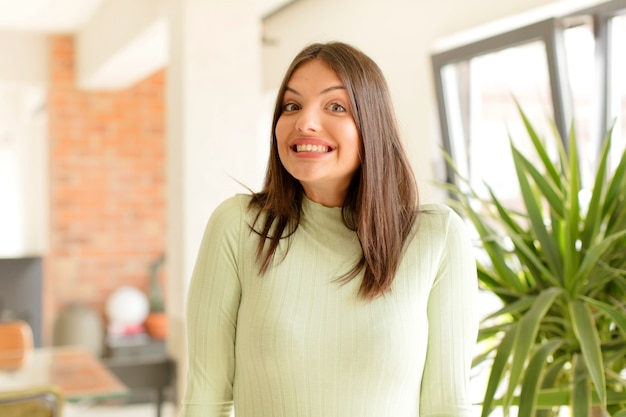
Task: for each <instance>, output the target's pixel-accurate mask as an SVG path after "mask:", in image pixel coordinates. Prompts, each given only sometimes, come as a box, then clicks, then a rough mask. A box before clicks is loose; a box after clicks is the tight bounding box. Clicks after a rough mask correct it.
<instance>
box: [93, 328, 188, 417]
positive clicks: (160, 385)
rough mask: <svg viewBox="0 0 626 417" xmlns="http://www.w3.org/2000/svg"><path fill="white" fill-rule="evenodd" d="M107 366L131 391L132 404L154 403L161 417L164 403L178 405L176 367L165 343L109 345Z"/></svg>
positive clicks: (105, 362) (104, 359)
mask: <svg viewBox="0 0 626 417" xmlns="http://www.w3.org/2000/svg"><path fill="white" fill-rule="evenodd" d="M103 362H104V364H105V365H106V366H107V367H108V368H109V369H110V370H111V371H112V372H113V373H114V374H115V375H116V376H117V377H118V378H119V379H120V380H121V381H122V382H123V383H124V384H125V385H126V386H127V387H128V388H129V389H130V391H131V393H130V396H129V397H128V399H127V401H128V402H132V403H139V402H154V404H155V406H156V415H157V417H161V407H162V405H163V402H164V401H165V400H170V401H173V402H175V401H176V363H175V361H174V360H173V359H172V358H170V357H169V356H168V354H167V351H166V349H165V343H164V342H163V341H162V340H154V339H149V340H148V341H146V342H145V343H136V344H132V343H130V344H119V345H115V346H110V345H108V346H107V349H106V352H105V357H104V358H103Z"/></svg>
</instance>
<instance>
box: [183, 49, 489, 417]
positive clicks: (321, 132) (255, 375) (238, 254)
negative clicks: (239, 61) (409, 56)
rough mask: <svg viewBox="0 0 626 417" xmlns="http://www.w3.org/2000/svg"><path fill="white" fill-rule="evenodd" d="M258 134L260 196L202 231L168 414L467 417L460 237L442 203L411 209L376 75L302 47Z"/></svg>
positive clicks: (468, 312) (218, 213) (224, 211)
mask: <svg viewBox="0 0 626 417" xmlns="http://www.w3.org/2000/svg"><path fill="white" fill-rule="evenodd" d="M272 133H273V134H272V143H271V152H270V159H269V163H268V168H267V173H266V178H265V184H264V187H263V190H262V191H261V192H259V193H253V194H252V195H237V196H235V197H232V198H230V199H229V200H227V201H225V202H224V203H222V204H221V205H220V206H219V207H218V208H217V209H216V210H215V212H214V213H213V215H212V216H211V219H210V220H209V222H208V225H207V228H206V231H205V235H204V238H203V241H202V244H201V248H200V252H199V254H198V258H197V261H196V266H195V269H194V272H193V277H192V282H191V286H190V290H189V299H188V345H189V347H188V349H189V352H188V353H189V371H188V379H187V392H186V395H185V398H184V400H183V407H182V416H184V417H191V416H203V417H214V416H230V413H231V410H232V408H233V404H234V410H235V416H236V417H417V416H429V415H437V416H465V415H470V414H471V405H470V402H469V399H468V382H469V369H470V363H471V359H472V351H473V347H474V343H475V341H476V332H477V320H476V314H475V305H474V301H475V300H474V297H475V293H476V289H477V282H476V267H475V261H474V258H473V255H472V248H471V244H470V240H469V238H468V234H467V231H466V229H465V228H464V225H463V223H462V221H461V219H460V218H459V217H458V216H457V215H455V213H454V212H453V211H451V210H450V209H448V208H447V207H445V206H442V205H426V206H422V207H419V206H418V202H417V187H416V185H415V181H414V177H413V174H412V171H411V169H410V167H409V164H408V162H407V158H406V156H405V153H404V150H403V149H402V145H401V141H400V137H399V133H398V128H397V126H396V122H395V117H394V113H393V109H392V106H391V99H390V97H389V92H388V87H387V85H386V82H385V80H384V78H383V76H382V73H381V71H380V69H379V68H378V66H377V65H376V64H375V63H374V62H373V61H372V60H371V59H370V58H368V57H367V56H365V55H364V54H363V53H361V52H360V51H358V50H356V49H355V48H353V47H351V46H349V45H346V44H343V43H337V42H333V43H327V44H314V45H311V46H308V47H307V48H305V49H304V50H303V51H302V52H300V53H299V54H298V55H297V56H296V57H295V59H294V61H293V62H292V64H291V66H290V67H289V69H288V70H287V73H286V75H285V77H284V80H283V83H282V85H281V87H280V90H279V93H278V97H277V101H276V108H275V113H274V119H273V124H272Z"/></svg>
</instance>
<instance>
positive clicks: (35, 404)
mask: <svg viewBox="0 0 626 417" xmlns="http://www.w3.org/2000/svg"><path fill="white" fill-rule="evenodd" d="M62 412H63V396H62V394H61V391H60V390H59V389H58V388H57V387H55V386H40V387H35V388H27V389H21V390H16V391H3V392H0V416H2V417H61V415H62Z"/></svg>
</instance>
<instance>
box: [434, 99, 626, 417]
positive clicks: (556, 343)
mask: <svg viewBox="0 0 626 417" xmlns="http://www.w3.org/2000/svg"><path fill="white" fill-rule="evenodd" d="M518 110H519V112H520V115H521V117H522V120H523V122H524V125H525V128H526V131H527V133H528V136H529V138H530V141H531V142H532V145H533V148H534V152H536V156H537V157H538V160H539V161H540V163H538V164H537V163H535V164H533V163H532V162H531V161H530V159H528V158H527V157H526V156H524V155H523V154H522V152H520V150H519V148H518V147H516V146H515V144H514V143H513V140H512V138H509V141H510V144H511V151H512V155H513V161H514V166H515V169H516V173H517V179H518V181H519V186H520V191H521V197H522V201H523V207H522V209H517V210H515V209H512V208H510V207H505V205H504V204H503V203H502V201H501V200H500V199H499V198H498V196H497V195H495V193H494V192H493V190H492V189H491V188H490V187H489V186H488V184H487V190H488V195H489V196H488V197H486V198H482V197H481V196H479V195H478V193H477V192H476V191H475V190H474V189H472V187H471V186H470V184H469V182H468V181H467V179H464V178H462V177H461V176H460V174H459V172H458V171H457V170H456V168H455V165H454V162H453V161H452V159H451V158H450V156H449V155H446V159H447V162H448V164H449V165H450V166H451V167H452V168H453V169H454V170H455V171H456V174H457V178H458V181H457V182H456V184H447V185H445V187H446V188H447V189H448V191H449V192H450V193H451V195H452V196H453V199H452V200H451V202H450V204H451V205H452V206H453V207H455V209H457V211H459V213H460V214H461V215H462V216H464V217H465V218H466V219H468V220H469V221H471V223H472V225H473V227H475V229H476V231H477V233H478V235H479V236H480V250H481V251H482V252H481V253H480V255H483V254H484V255H486V256H484V257H482V256H478V262H477V268H478V276H479V281H480V285H481V287H482V288H483V289H485V290H488V291H491V292H492V293H493V294H495V295H496V296H497V297H498V298H499V299H500V300H501V301H502V305H503V307H502V308H501V309H500V310H499V311H497V312H495V313H493V314H492V315H490V316H489V317H487V318H485V319H484V320H483V322H482V323H481V329H480V333H479V346H481V347H482V346H485V348H484V351H483V352H482V353H480V354H479V355H477V357H476V358H475V360H474V365H475V366H478V365H479V364H481V363H483V362H485V361H487V363H488V364H489V365H490V374H489V379H488V382H487V388H486V393H485V397H484V401H483V411H482V416H487V415H489V414H491V412H492V411H493V410H494V408H495V407H501V408H502V411H503V413H504V415H508V413H509V408H510V407H511V406H512V405H519V409H518V415H519V416H520V417H530V416H534V415H537V416H550V415H555V413H556V409H555V406H562V405H569V406H570V407H571V408H570V409H571V412H572V415H573V416H576V417H579V416H580V417H583V416H584V417H587V416H590V415H591V411H592V409H593V408H596V409H597V408H598V407H600V408H602V409H603V410H604V411H606V412H608V413H609V414H610V415H612V416H620V417H623V416H626V371H625V370H626V154H623V155H622V158H621V162H620V163H619V165H618V166H617V167H616V169H615V170H614V171H613V173H612V174H611V173H610V172H609V168H608V165H609V164H608V156H609V150H610V140H611V133H609V135H608V137H607V138H606V140H605V141H604V144H603V147H602V150H601V152H600V158H599V160H598V165H597V170H596V177H595V183H594V184H593V189H592V190H591V199H590V201H589V203H588V207H585V204H581V203H580V201H579V195H580V192H581V179H580V168H579V159H578V146H577V141H576V137H575V132H574V129H573V127H572V133H571V134H570V137H569V140H568V149H567V150H566V149H565V147H564V145H563V143H562V140H561V138H560V137H559V135H558V133H557V131H556V129H555V128H554V129H553V130H554V135H553V136H554V139H556V140H555V142H556V145H555V146H556V147H557V148H558V156H557V157H556V158H551V157H550V155H549V152H548V147H547V145H546V142H544V141H543V140H542V139H540V138H539V136H538V134H537V133H536V131H535V129H534V128H533V126H532V125H531V123H530V121H529V120H528V119H527V117H526V115H525V114H524V112H523V110H522V109H521V108H520V107H519V105H518Z"/></svg>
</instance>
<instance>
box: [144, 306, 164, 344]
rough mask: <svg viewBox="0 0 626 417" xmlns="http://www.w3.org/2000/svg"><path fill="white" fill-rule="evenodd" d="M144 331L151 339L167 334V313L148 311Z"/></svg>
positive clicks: (161, 337) (162, 337)
mask: <svg viewBox="0 0 626 417" xmlns="http://www.w3.org/2000/svg"><path fill="white" fill-rule="evenodd" d="M144 326H145V328H146V332H148V334H149V335H150V337H151V338H153V339H165V336H166V335H167V314H165V313H161V312H159V313H156V312H150V313H149V314H148V317H146V321H145V322H144Z"/></svg>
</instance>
